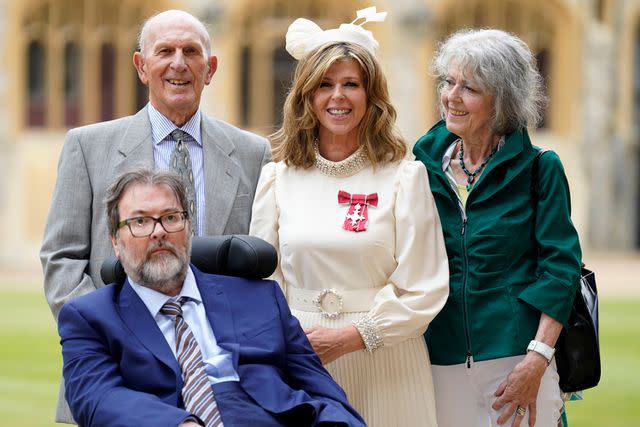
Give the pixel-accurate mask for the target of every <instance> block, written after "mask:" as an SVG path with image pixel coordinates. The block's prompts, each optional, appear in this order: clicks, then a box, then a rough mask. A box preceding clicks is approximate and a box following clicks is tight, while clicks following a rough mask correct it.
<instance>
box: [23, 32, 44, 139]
mask: <svg viewBox="0 0 640 427" xmlns="http://www.w3.org/2000/svg"><path fill="white" fill-rule="evenodd" d="M27 70H28V71H27V73H28V77H27V124H28V126H30V127H42V126H44V124H45V96H44V94H45V70H46V66H45V53H44V47H43V46H42V43H40V42H39V41H32V42H31V43H29V47H28V48H27Z"/></svg>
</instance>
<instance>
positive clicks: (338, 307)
mask: <svg viewBox="0 0 640 427" xmlns="http://www.w3.org/2000/svg"><path fill="white" fill-rule="evenodd" d="M313 303H314V304H315V305H316V307H318V309H319V310H320V313H322V315H323V316H325V317H328V318H329V319H335V318H336V317H338V316H340V314H342V295H340V294H339V293H338V291H336V290H335V289H323V290H322V291H321V292H320V293H319V294H318V296H317V297H316V298H315V299H314V300H313Z"/></svg>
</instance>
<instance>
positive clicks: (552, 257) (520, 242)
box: [413, 121, 582, 365]
mask: <svg viewBox="0 0 640 427" xmlns="http://www.w3.org/2000/svg"><path fill="white" fill-rule="evenodd" d="M456 139H457V136H456V135H454V134H452V133H450V132H449V131H448V130H447V128H446V125H445V123H444V122H442V121H441V122H439V123H437V124H436V125H435V126H433V127H432V128H431V129H430V130H429V132H428V133H427V134H426V135H424V136H423V137H422V138H420V139H419V140H418V142H417V143H416V145H415V147H414V149H413V153H414V154H415V156H416V158H417V159H418V160H420V161H422V162H423V163H424V164H425V166H426V167H427V170H428V172H429V183H430V185H431V191H432V192H433V196H434V198H435V202H436V205H437V207H438V213H439V214H440V221H441V222H442V229H443V233H444V238H445V243H446V247H447V255H448V256H449V271H450V275H451V276H450V292H449V298H448V300H447V303H446V304H445V306H444V308H443V309H442V311H441V312H440V313H439V314H438V316H437V317H436V318H435V319H434V320H433V321H432V322H431V324H430V325H429V328H428V330H427V331H426V332H425V334H424V337H425V340H426V342H427V346H428V348H429V354H430V356H431V363H433V364H436V365H453V364H459V363H464V362H465V361H468V360H469V357H473V360H475V361H481V360H490V359H496V358H500V357H508V356H516V355H521V354H525V353H526V348H527V345H528V344H529V341H530V340H532V339H533V338H534V336H535V334H536V331H537V328H538V323H539V321H540V314H541V312H543V313H546V314H548V315H549V316H551V317H553V318H554V319H556V320H558V321H559V322H561V323H563V324H565V325H566V322H567V320H568V317H569V313H570V311H571V305H572V303H573V298H574V295H575V292H576V289H577V286H578V283H579V280H580V264H581V256H582V255H581V250H580V243H579V241H578V235H577V233H576V230H575V228H574V226H573V223H572V222H571V217H570V215H571V206H570V197H569V187H568V184H567V179H566V176H565V173H564V169H563V167H562V163H561V162H560V158H559V157H558V156H557V154H555V153H554V152H548V153H546V154H545V155H543V156H542V157H541V158H540V160H539V165H538V166H539V170H538V181H539V191H540V196H539V200H538V208H537V214H536V213H535V210H534V206H533V200H532V193H531V166H532V162H533V159H534V158H535V155H536V153H537V152H538V150H539V149H538V148H537V147H534V146H532V145H531V141H530V140H529V135H528V134H527V132H526V131H524V132H513V133H512V134H509V135H507V137H506V141H505V144H504V146H503V147H502V148H501V149H500V150H498V152H497V153H496V154H495V157H494V158H493V159H492V160H491V161H490V162H489V163H488V164H487V166H486V169H485V171H484V172H483V173H482V175H481V176H480V178H479V180H478V181H477V182H476V184H475V186H474V188H473V189H472V190H471V192H470V193H469V198H468V199H467V203H466V207H465V208H464V209H462V208H461V205H460V204H459V203H458V198H457V195H456V193H455V192H454V190H453V189H452V188H451V185H450V183H449V180H448V179H447V177H446V176H445V174H444V171H443V170H442V157H443V155H444V152H445V150H446V149H447V148H448V147H449V146H450V145H451V143H453V141H455V140H456ZM534 216H535V217H534Z"/></svg>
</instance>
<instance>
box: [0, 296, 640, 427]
mask: <svg viewBox="0 0 640 427" xmlns="http://www.w3.org/2000/svg"><path fill="white" fill-rule="evenodd" d="M0 296H1V298H0V342H1V343H2V347H1V350H0V357H1V360H0V362H1V363H0V414H2V421H1V422H0V424H1V425H6V426H10V425H11V426H12V425H20V426H23V427H36V426H37V427H40V426H53V425H54V423H53V422H52V420H53V415H54V410H55V403H56V398H57V395H58V376H59V373H60V368H61V366H62V361H61V357H60V345H59V343H58V336H57V333H56V330H55V326H54V323H53V317H52V315H51V312H50V311H49V308H48V306H47V304H46V302H45V301H44V297H43V296H42V294H41V293H40V292H38V291H37V290H32V291H23V292H21V291H14V290H11V291H9V290H4V291H0ZM600 322H601V326H600V343H601V346H602V350H601V351H602V359H603V374H602V381H601V382H600V385H599V386H598V387H597V388H596V389H593V390H590V391H587V392H586V393H585V400H583V401H577V402H569V403H568V408H567V410H568V414H569V424H570V426H571V427H634V426H640V408H639V405H640V374H639V373H638V371H639V370H640V299H626V300H622V299H615V300H614V299H608V300H604V301H601V307H600Z"/></svg>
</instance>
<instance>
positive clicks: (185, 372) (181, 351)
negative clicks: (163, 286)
mask: <svg viewBox="0 0 640 427" xmlns="http://www.w3.org/2000/svg"><path fill="white" fill-rule="evenodd" d="M187 301H188V298H185V297H183V298H180V300H179V301H178V302H175V301H167V302H166V303H165V304H164V305H163V306H162V308H161V309H160V313H162V314H166V315H168V316H175V326H176V354H177V355H178V363H179V364H180V369H182V380H183V382H184V387H183V388H182V399H183V400H184V405H185V408H186V409H187V411H189V412H191V413H192V414H194V415H196V416H197V417H198V418H200V419H201V420H202V421H204V423H205V425H206V426H207V427H219V426H222V418H221V416H220V410H219V409H218V405H217V404H216V399H215V397H214V396H213V388H212V387H211V384H210V383H209V378H207V374H206V372H205V369H204V363H203V362H202V353H201V352H200V348H199V347H198V342H197V341H196V339H195V338H194V336H193V332H191V329H190V328H189V325H187V322H185V321H184V318H183V317H182V304H184V303H185V302H187Z"/></svg>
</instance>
